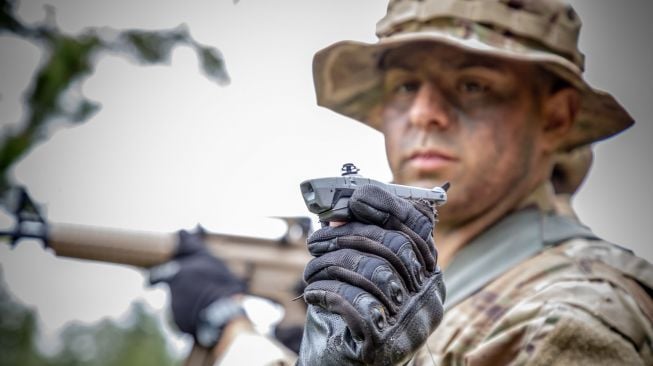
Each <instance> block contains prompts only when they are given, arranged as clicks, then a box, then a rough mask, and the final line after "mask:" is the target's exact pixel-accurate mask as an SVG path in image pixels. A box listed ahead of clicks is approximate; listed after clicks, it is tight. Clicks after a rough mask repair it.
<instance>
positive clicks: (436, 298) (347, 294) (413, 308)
mask: <svg viewBox="0 0 653 366" xmlns="http://www.w3.org/2000/svg"><path fill="white" fill-rule="evenodd" d="M441 289H442V280H441V273H440V272H436V274H435V275H433V276H431V277H430V278H429V279H428V280H427V282H426V283H425V285H424V287H423V288H422V289H421V291H420V292H419V293H418V294H416V295H415V296H413V297H412V298H411V299H410V301H409V302H407V303H406V304H404V305H403V306H402V312H401V313H400V314H399V315H398V316H397V317H396V318H395V319H388V318H385V317H384V318H383V321H384V326H383V327H376V326H375V325H374V324H375V321H376V320H375V319H372V313H371V311H370V310H371V309H372V308H374V307H375V306H376V302H375V301H374V299H373V298H372V297H370V296H366V295H367V294H365V293H364V292H363V291H362V290H360V289H356V288H354V287H352V286H349V285H347V284H343V283H340V282H337V281H318V282H314V283H312V284H310V285H309V286H308V287H307V288H306V291H305V299H306V302H307V303H309V305H311V306H317V307H319V308H322V309H324V310H326V311H328V312H330V313H335V314H338V315H339V316H340V317H341V319H342V321H343V322H344V323H345V326H346V328H345V329H349V332H350V333H351V337H352V339H348V338H347V337H348V334H347V332H346V331H345V332H342V330H341V329H342V327H341V326H340V325H338V323H337V322H338V318H337V317H336V318H334V317H332V316H330V317H328V318H325V317H324V316H325V314H323V313H321V312H319V311H318V313H317V314H315V312H316V309H314V308H313V307H311V306H309V313H313V314H312V315H310V314H309V318H311V316H313V317H315V316H318V317H320V318H321V321H323V322H325V323H327V324H326V325H325V326H324V327H323V329H324V330H325V331H328V332H331V331H333V330H338V329H340V330H341V333H342V334H339V335H335V334H324V336H325V338H326V339H328V341H327V342H328V343H333V342H343V343H344V344H347V345H348V348H349V349H350V350H352V351H354V352H355V353H357V355H356V357H355V358H356V359H358V360H362V361H363V362H364V363H365V364H374V365H386V364H387V365H390V364H395V363H396V362H398V361H402V362H403V361H405V360H403V359H402V357H407V356H410V354H412V352H411V351H413V352H414V351H415V350H417V349H418V348H419V347H421V346H422V345H423V344H424V342H425V341H426V339H427V338H428V336H429V334H430V333H431V332H432V331H433V329H435V328H436V327H437V325H438V324H439V322H440V320H441V318H442V313H443V311H442V301H443V299H442V298H441V292H440V290H441ZM362 300H365V301H362ZM326 315H328V314H326ZM338 338H342V339H341V341H338V340H337V339H338ZM334 339H335V340H334ZM389 339H392V342H390V343H387V342H388V341H389ZM340 347H342V344H340ZM324 351H325V352H327V353H328V352H329V351H332V352H335V353H334V355H333V356H334V357H342V356H343V354H342V352H343V350H342V349H341V348H338V349H334V350H330V349H327V350H324ZM322 357H324V356H322ZM398 357H400V358H399V359H398Z"/></svg>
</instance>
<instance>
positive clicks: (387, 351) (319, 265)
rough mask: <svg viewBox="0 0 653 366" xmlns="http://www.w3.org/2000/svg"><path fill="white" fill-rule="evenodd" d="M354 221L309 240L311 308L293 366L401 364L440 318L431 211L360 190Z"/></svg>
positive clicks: (422, 205) (374, 191)
mask: <svg viewBox="0 0 653 366" xmlns="http://www.w3.org/2000/svg"><path fill="white" fill-rule="evenodd" d="M349 209H350V212H351V214H352V216H353V218H354V220H355V221H352V222H349V223H347V224H345V225H342V226H338V227H324V228H322V229H320V230H318V231H316V232H315V233H314V234H313V235H311V237H310V238H309V239H308V248H309V251H310V252H311V254H312V255H313V256H315V257H316V258H314V259H313V260H311V261H310V262H309V263H308V265H307V267H306V269H305V272H304V279H305V281H306V282H307V283H308V286H307V287H306V289H305V291H304V300H305V301H306V302H307V303H308V304H309V306H308V313H307V320H306V327H305V329H304V336H303V340H302V344H301V349H300V354H299V361H298V365H362V364H365V365H394V364H404V363H406V362H407V361H408V360H410V358H411V357H412V355H413V354H414V353H415V352H416V351H417V350H418V349H419V348H420V347H421V346H422V345H423V344H424V343H425V341H426V339H427V338H428V336H429V335H430V334H431V332H433V330H435V328H436V327H437V326H438V324H439V323H440V320H441V318H442V313H443V308H442V303H443V301H444V296H445V289H444V284H443V282H442V275H441V272H440V270H439V267H437V252H436V250H435V245H434V242H433V237H432V232H433V225H434V221H435V214H434V212H433V209H432V208H431V207H430V205H428V204H427V203H424V202H412V201H408V200H405V199H402V198H399V197H396V196H394V195H392V194H390V193H388V192H386V191H384V190H383V189H381V188H379V187H376V186H371V185H364V186H361V187H359V188H358V189H356V191H354V193H353V195H352V196H351V198H350V201H349Z"/></svg>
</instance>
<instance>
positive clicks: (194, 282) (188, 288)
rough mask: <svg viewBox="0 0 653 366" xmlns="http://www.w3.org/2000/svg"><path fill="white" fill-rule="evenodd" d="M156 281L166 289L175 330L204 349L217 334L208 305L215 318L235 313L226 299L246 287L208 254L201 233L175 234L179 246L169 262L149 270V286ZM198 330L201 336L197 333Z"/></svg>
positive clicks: (183, 232) (182, 232)
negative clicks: (177, 237) (168, 293)
mask: <svg viewBox="0 0 653 366" xmlns="http://www.w3.org/2000/svg"><path fill="white" fill-rule="evenodd" d="M159 282H166V283H168V285H169V286H170V294H171V297H172V314H173V317H174V320H175V323H176V324H177V326H178V327H179V329H180V330H181V331H183V332H185V333H189V334H192V335H193V336H195V339H196V340H198V341H200V344H202V345H204V346H211V345H212V344H211V343H214V342H216V341H217V336H218V335H219V333H216V331H218V330H219V329H212V328H211V327H212V325H211V324H209V323H210V320H211V319H210V318H211V317H210V316H209V315H210V314H211V312H209V313H208V314H207V310H206V309H208V308H209V307H210V306H211V308H214V309H217V310H215V311H213V312H212V313H214V314H215V313H216V312H217V315H219V316H218V317H220V316H223V317H226V316H231V315H232V314H231V313H234V314H236V313H237V312H238V311H239V310H240V309H237V308H236V307H235V305H234V304H232V303H230V302H229V301H228V300H229V299H230V298H231V297H232V296H233V295H235V294H240V293H244V292H245V291H246V287H247V286H246V284H245V282H244V281H243V280H241V279H239V278H238V277H236V276H235V275H234V274H233V273H231V271H230V270H229V269H228V268H227V266H226V265H225V263H224V262H223V261H222V260H220V259H219V258H217V257H215V256H213V255H211V254H210V253H209V251H208V250H207V249H206V246H205V245H204V242H203V238H202V233H201V232H195V233H189V232H187V231H185V230H181V231H180V232H179V245H178V247H177V253H176V254H175V256H174V258H173V260H171V261H170V262H168V263H165V264H162V265H160V266H157V267H154V268H152V269H151V270H150V283H152V284H155V283H159ZM220 312H222V313H224V314H220ZM243 315H244V313H243ZM215 317H216V316H214V318H215ZM220 320H222V319H220ZM199 330H202V332H199V333H202V334H198V331H199ZM207 331H208V332H209V333H210V335H207V334H206V333H207ZM198 335H200V336H199V337H198ZM202 335H204V336H202ZM212 338H216V339H212Z"/></svg>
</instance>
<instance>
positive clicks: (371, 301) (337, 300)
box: [304, 280, 388, 344]
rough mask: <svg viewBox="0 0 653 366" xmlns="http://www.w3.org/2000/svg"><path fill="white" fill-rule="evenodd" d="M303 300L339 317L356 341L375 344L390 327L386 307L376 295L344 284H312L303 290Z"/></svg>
mask: <svg viewBox="0 0 653 366" xmlns="http://www.w3.org/2000/svg"><path fill="white" fill-rule="evenodd" d="M304 301H306V303H307V304H309V305H314V306H318V307H320V308H322V309H324V310H326V311H328V312H329V313H334V314H338V315H340V316H341V317H342V319H343V321H344V322H345V323H346V324H347V327H348V328H349V331H350V332H351V336H352V337H353V339H354V340H355V341H359V342H360V341H367V342H366V343H368V344H374V343H375V342H376V340H378V338H379V336H378V332H380V331H383V329H385V328H387V326H388V319H387V313H386V312H385V308H384V307H383V305H382V304H381V303H379V302H378V300H377V299H376V298H375V297H374V296H371V295H370V294H368V293H366V292H365V291H363V290H362V289H360V288H358V287H355V286H351V285H349V284H347V283H344V282H340V281H331V280H327V281H316V282H313V283H311V284H309V285H308V286H307V287H306V289H305V290H304ZM344 336H347V335H346V334H345V335H344ZM346 341H347V340H346Z"/></svg>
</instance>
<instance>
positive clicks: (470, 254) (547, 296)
mask: <svg viewBox="0 0 653 366" xmlns="http://www.w3.org/2000/svg"><path fill="white" fill-rule="evenodd" d="M475 248H476V249H478V248H481V249H480V250H476V249H475ZM479 253H480V254H479ZM445 282H446V284H447V300H446V302H445V306H446V308H447V309H446V312H445V316H444V319H443V320H442V323H441V324H440V326H439V327H438V328H437V329H436V331H435V332H434V333H433V334H432V335H431V336H430V337H429V339H428V341H427V344H426V346H424V347H422V348H421V349H420V350H419V351H418V352H417V353H416V355H415V357H414V359H413V360H412V361H411V363H410V364H411V365H417V366H428V365H437V366H453V365H469V366H480V365H483V366H486V365H492V366H494V365H565V366H574V365H592V366H594V365H598V366H600V365H653V351H652V349H653V298H652V296H653V266H652V265H651V264H649V263H648V262H646V261H645V260H643V259H641V258H638V257H636V256H634V255H633V254H632V253H630V252H629V251H627V250H625V249H622V248H620V247H618V246H616V245H613V244H610V243H607V242H605V241H602V240H599V239H597V238H596V237H595V236H594V235H593V234H592V233H591V231H589V230H588V229H587V228H585V227H584V226H582V225H580V224H579V223H578V221H577V219H576V218H575V215H574V214H573V211H572V210H571V208H570V206H569V204H568V200H567V199H562V200H560V199H556V197H554V196H553V193H552V189H551V187H550V185H548V184H545V185H543V186H542V187H540V188H539V189H537V190H536V191H535V192H534V193H533V194H532V195H531V196H529V197H528V198H527V199H526V200H525V202H524V203H523V204H522V205H521V206H520V207H519V209H518V210H517V211H516V212H515V213H513V214H511V215H508V216H507V217H505V218H503V219H502V220H500V221H499V222H498V223H496V224H495V225H493V227H491V228H489V229H488V230H486V231H485V232H484V233H483V234H482V235H480V236H479V237H477V238H476V239H474V240H473V241H472V242H470V243H469V244H468V245H466V246H465V248H463V250H461V252H460V253H457V254H456V258H454V260H453V262H452V263H451V264H450V265H449V266H448V267H447V268H446V269H445ZM250 338H254V336H250ZM258 338H259V340H258V341H260V342H262V344H263V343H264V344H267V345H268V346H266V347H262V346H260V345H258V344H257V343H254V341H253V340H252V339H249V338H248V339H247V340H246V341H244V339H245V338H243V341H242V342H235V344H234V345H232V347H230V350H229V351H230V352H228V353H229V354H230V356H229V355H228V357H226V359H225V360H224V361H225V362H223V363H221V364H222V365H230V364H234V365H240V364H252V365H253V364H257V365H263V364H265V365H292V364H294V362H295V357H294V356H293V355H291V354H290V353H289V352H287V351H284V350H283V347H281V346H279V345H274V344H273V342H272V341H271V340H269V339H267V340H265V339H264V337H262V336H259V337H258ZM255 344H256V346H254V345H255ZM253 348H254V349H257V352H254V353H253V352H251V350H252V349H253ZM254 354H255V356H257V357H256V360H252V359H250V358H247V357H245V356H254ZM235 356H238V357H235ZM230 357H235V358H234V359H233V360H231V359H230ZM243 357H245V358H247V361H246V362H243V360H244V359H243Z"/></svg>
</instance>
